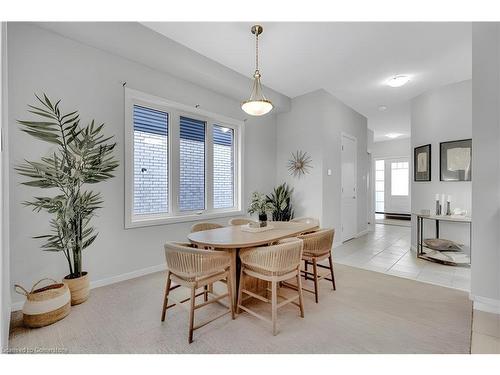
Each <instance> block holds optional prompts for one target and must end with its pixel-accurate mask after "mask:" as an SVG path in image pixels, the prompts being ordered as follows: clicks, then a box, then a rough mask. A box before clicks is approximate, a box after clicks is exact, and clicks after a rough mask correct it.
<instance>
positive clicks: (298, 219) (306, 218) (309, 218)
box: [290, 216, 319, 227]
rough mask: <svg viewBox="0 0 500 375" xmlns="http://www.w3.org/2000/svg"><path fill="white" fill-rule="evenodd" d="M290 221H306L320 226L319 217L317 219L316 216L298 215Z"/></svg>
mask: <svg viewBox="0 0 500 375" xmlns="http://www.w3.org/2000/svg"><path fill="white" fill-rule="evenodd" d="M290 221H293V222H295V223H305V224H316V226H317V227H319V219H316V218H314V217H305V216H302V217H296V218H295V219H292V220H290Z"/></svg>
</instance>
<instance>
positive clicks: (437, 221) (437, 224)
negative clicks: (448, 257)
mask: <svg viewBox="0 0 500 375" xmlns="http://www.w3.org/2000/svg"><path fill="white" fill-rule="evenodd" d="M436 238H439V220H436Z"/></svg>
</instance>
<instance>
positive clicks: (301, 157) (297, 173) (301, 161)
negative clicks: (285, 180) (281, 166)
mask: <svg viewBox="0 0 500 375" xmlns="http://www.w3.org/2000/svg"><path fill="white" fill-rule="evenodd" d="M311 162H312V159H311V157H310V156H309V155H308V154H307V152H304V151H301V150H298V151H297V152H295V153H294V152H292V157H291V158H290V160H288V171H289V172H290V174H291V175H292V176H294V177H299V178H300V177H302V176H304V175H305V174H306V173H309V171H310V170H311V168H312V165H311Z"/></svg>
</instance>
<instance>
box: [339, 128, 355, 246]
mask: <svg viewBox="0 0 500 375" xmlns="http://www.w3.org/2000/svg"><path fill="white" fill-rule="evenodd" d="M341 142H342V143H341V161H342V164H341V166H342V173H341V180H342V181H341V185H342V205H341V215H342V242H344V241H347V240H350V239H352V238H354V237H356V234H357V232H358V230H357V229H358V201H357V188H356V184H357V176H356V173H357V172H356V171H357V149H358V147H357V143H358V141H357V139H356V138H355V137H353V136H350V135H347V134H342V140H341Z"/></svg>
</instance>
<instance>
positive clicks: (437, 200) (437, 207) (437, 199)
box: [436, 194, 441, 215]
mask: <svg viewBox="0 0 500 375" xmlns="http://www.w3.org/2000/svg"><path fill="white" fill-rule="evenodd" d="M436 215H441V202H440V201H439V194H436Z"/></svg>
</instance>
